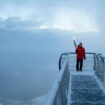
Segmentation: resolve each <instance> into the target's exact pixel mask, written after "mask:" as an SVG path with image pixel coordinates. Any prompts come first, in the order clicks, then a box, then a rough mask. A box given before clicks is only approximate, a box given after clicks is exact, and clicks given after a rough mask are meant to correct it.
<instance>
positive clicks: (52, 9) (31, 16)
mask: <svg viewBox="0 0 105 105" xmlns="http://www.w3.org/2000/svg"><path fill="white" fill-rule="evenodd" d="M0 4H1V5H0V27H1V28H4V27H11V28H20V27H21V28H31V29H35V28H40V29H47V28H50V29H52V28H54V29H62V30H70V31H72V32H97V31H100V30H101V29H100V27H101V28H102V26H101V25H102V24H103V21H104V18H103V16H105V15H104V8H105V7H104V4H105V1H104V0H0ZM104 23H105V22H104Z"/></svg>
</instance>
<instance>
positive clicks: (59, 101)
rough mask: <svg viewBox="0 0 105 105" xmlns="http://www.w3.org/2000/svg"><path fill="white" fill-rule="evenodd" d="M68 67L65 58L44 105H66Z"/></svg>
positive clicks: (68, 77)
mask: <svg viewBox="0 0 105 105" xmlns="http://www.w3.org/2000/svg"><path fill="white" fill-rule="evenodd" d="M69 80H70V73H69V66H68V57H66V60H65V63H64V64H63V66H62V68H61V71H60V72H59V75H58V77H57V79H56V81H55V83H54V85H53V87H52V89H51V91H50V92H49V95H48V98H47V100H46V102H45V105H67V103H68V93H69V92H68V91H69Z"/></svg>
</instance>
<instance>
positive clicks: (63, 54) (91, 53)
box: [58, 52, 96, 71]
mask: <svg viewBox="0 0 105 105" xmlns="http://www.w3.org/2000/svg"><path fill="white" fill-rule="evenodd" d="M72 54H76V53H75V52H67V53H62V54H61V56H60V58H59V64H58V66H59V71H60V70H61V68H62V58H63V56H68V55H72ZM86 54H87V55H93V56H94V67H93V70H95V67H96V59H95V58H96V53H94V52H86Z"/></svg>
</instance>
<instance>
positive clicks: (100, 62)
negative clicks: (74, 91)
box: [95, 54, 105, 86]
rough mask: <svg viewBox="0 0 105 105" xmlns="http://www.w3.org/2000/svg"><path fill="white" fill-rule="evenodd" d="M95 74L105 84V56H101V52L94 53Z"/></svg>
mask: <svg viewBox="0 0 105 105" xmlns="http://www.w3.org/2000/svg"><path fill="white" fill-rule="evenodd" d="M95 74H96V75H97V77H98V78H99V79H100V80H101V82H102V83H103V84H104V86H105V58H104V57H103V56H102V54H96V72H95Z"/></svg>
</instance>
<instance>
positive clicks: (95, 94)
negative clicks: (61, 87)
mask: <svg viewBox="0 0 105 105" xmlns="http://www.w3.org/2000/svg"><path fill="white" fill-rule="evenodd" d="M70 105H105V93H104V92H103V90H102V89H101V86H100V85H99V83H98V82H97V79H96V78H95V75H94V74H93V72H91V71H88V72H87V73H86V72H85V71H83V72H81V73H73V74H72V72H71V102H70Z"/></svg>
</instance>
